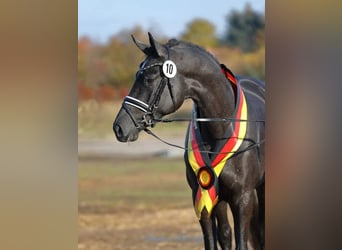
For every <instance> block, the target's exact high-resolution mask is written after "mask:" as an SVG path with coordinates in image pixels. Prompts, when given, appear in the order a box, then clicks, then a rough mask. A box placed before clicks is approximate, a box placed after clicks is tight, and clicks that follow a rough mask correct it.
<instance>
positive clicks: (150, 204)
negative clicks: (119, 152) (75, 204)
mask: <svg viewBox="0 0 342 250" xmlns="http://www.w3.org/2000/svg"><path fill="white" fill-rule="evenodd" d="M191 204H192V202H191V191H190V188H189V187H188V185H187V183H186V177H185V167H184V162H183V160H181V159H177V160H176V159H175V160H170V159H162V158H152V159H144V160H118V161H115V160H112V161H111V160H100V161H98V160H97V161H80V162H79V209H80V211H81V212H85V213H86V212H92V213H110V212H113V211H117V209H130V208H132V207H134V208H135V209H136V208H141V209H146V208H148V209H158V208H160V207H163V208H174V207H189V206H191Z"/></svg>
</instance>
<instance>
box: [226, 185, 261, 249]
mask: <svg viewBox="0 0 342 250" xmlns="http://www.w3.org/2000/svg"><path fill="white" fill-rule="evenodd" d="M254 201H255V197H254V191H253V190H251V191H248V192H245V193H243V194H241V195H240V196H239V197H236V198H235V201H233V202H232V203H231V209H232V213H233V216H234V233H235V244H236V250H247V249H248V248H247V240H248V234H249V233H250V221H251V219H252V216H253V209H254V206H255V202H254Z"/></svg>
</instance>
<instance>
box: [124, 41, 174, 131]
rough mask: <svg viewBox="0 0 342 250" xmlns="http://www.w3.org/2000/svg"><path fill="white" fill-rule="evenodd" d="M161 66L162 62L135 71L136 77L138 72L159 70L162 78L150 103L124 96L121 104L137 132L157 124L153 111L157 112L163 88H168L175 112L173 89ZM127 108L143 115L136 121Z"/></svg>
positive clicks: (168, 50)
mask: <svg viewBox="0 0 342 250" xmlns="http://www.w3.org/2000/svg"><path fill="white" fill-rule="evenodd" d="M165 47H166V49H167V52H168V60H170V49H169V47H167V46H165ZM163 64H164V63H162V62H158V63H154V64H151V65H148V66H146V67H142V68H140V69H139V70H138V71H137V74H136V75H138V74H139V73H140V72H143V71H146V70H148V69H150V68H154V67H159V68H160V69H159V70H160V74H161V77H162V78H161V80H160V82H159V85H158V87H157V90H156V92H155V94H154V96H153V98H152V100H151V102H150V103H145V102H143V101H141V100H139V99H137V98H135V97H132V96H129V95H128V96H126V97H125V98H124V100H123V103H122V107H123V109H124V110H125V111H126V112H127V114H128V116H129V117H130V118H131V120H132V122H133V123H134V125H135V127H136V128H137V129H139V130H142V129H146V128H147V127H153V126H154V125H155V124H156V123H157V121H158V119H157V118H156V114H155V110H157V109H158V107H159V103H160V99H161V95H162V94H163V91H164V89H165V86H167V87H168V90H169V93H170V97H171V100H172V104H173V109H174V111H176V108H175V101H174V94H173V88H172V84H171V81H170V78H169V77H167V76H166V75H165V74H164V73H163V71H162V70H161V67H162V66H163ZM144 80H145V79H144ZM128 106H131V107H134V108H136V109H138V110H140V111H142V112H143V113H144V114H143V117H142V119H141V120H136V119H135V118H134V116H133V115H132V113H131V110H130V109H129V108H128Z"/></svg>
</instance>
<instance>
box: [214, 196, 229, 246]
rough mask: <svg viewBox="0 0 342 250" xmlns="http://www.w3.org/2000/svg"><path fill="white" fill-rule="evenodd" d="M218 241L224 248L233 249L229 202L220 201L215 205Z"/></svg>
mask: <svg viewBox="0 0 342 250" xmlns="http://www.w3.org/2000/svg"><path fill="white" fill-rule="evenodd" d="M215 214H216V218H217V232H218V241H219V243H220V246H221V248H222V250H231V249H232V230H231V228H230V225H229V222H228V214H227V203H226V202H225V201H219V202H218V203H217V205H216V207H215Z"/></svg>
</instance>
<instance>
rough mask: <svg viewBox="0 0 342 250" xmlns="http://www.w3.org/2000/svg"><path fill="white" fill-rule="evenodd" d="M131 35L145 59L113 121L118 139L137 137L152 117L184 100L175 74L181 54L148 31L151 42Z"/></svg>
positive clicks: (155, 117) (158, 116)
mask: <svg viewBox="0 0 342 250" xmlns="http://www.w3.org/2000/svg"><path fill="white" fill-rule="evenodd" d="M132 38H133V41H134V43H135V44H136V46H137V47H138V48H139V49H140V50H141V51H142V52H144V53H145V54H146V58H145V60H144V61H143V62H142V63H141V64H140V67H139V70H138V71H137V73H136V79H135V82H134V84H133V87H132V89H131V90H130V92H129V95H128V96H126V97H125V99H124V101H123V103H122V107H121V109H120V111H119V113H118V115H117V117H116V119H115V121H114V124H113V130H114V133H115V135H116V138H117V139H118V140H119V141H121V142H127V141H135V140H137V139H138V135H139V132H140V131H142V130H144V129H145V128H147V127H149V126H153V125H154V124H155V119H158V118H161V117H162V116H164V115H167V114H170V113H173V112H175V111H176V110H177V109H178V108H179V107H180V106H181V105H182V103H183V101H184V91H183V90H182V86H181V84H180V83H181V76H180V74H179V73H177V67H178V66H179V64H180V63H181V56H180V55H177V53H176V52H175V51H173V50H171V48H170V47H169V46H168V44H166V45H162V44H160V43H158V42H157V41H156V40H154V38H153V37H152V35H151V34H150V33H149V41H150V45H146V44H144V43H142V42H140V41H137V40H136V39H135V38H134V37H133V36H132ZM178 68H179V67H178Z"/></svg>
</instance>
